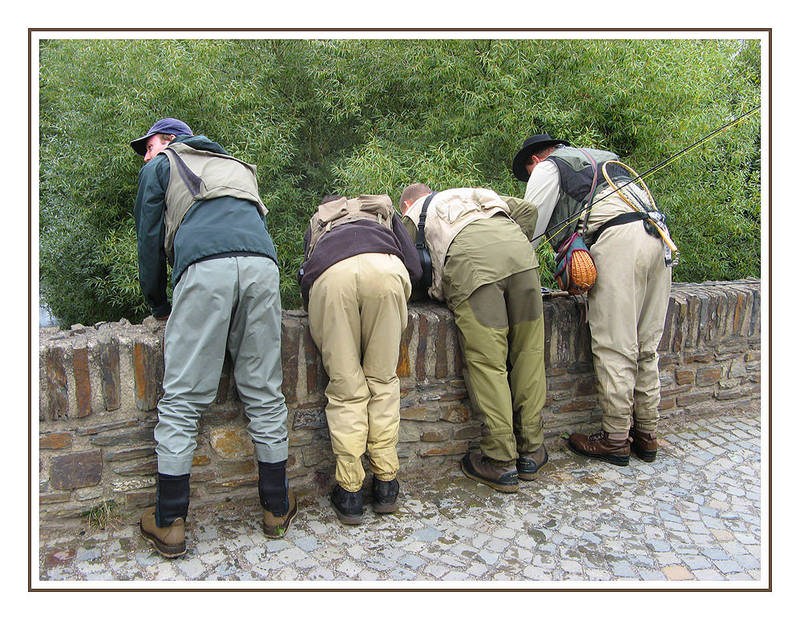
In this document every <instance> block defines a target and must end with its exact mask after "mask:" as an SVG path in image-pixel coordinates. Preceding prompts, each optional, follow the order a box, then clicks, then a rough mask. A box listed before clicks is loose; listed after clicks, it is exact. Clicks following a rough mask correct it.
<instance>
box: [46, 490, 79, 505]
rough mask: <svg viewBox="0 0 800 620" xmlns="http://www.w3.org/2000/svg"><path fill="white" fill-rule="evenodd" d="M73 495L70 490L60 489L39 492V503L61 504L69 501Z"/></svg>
mask: <svg viewBox="0 0 800 620" xmlns="http://www.w3.org/2000/svg"><path fill="white" fill-rule="evenodd" d="M71 497H72V493H70V492H69V491H59V492H57V493H39V504H60V503H61V502H68V501H69V499H70V498H71Z"/></svg>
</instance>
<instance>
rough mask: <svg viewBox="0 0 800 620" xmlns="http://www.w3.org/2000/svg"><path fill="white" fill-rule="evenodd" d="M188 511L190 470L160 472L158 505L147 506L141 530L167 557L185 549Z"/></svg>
mask: <svg viewBox="0 0 800 620" xmlns="http://www.w3.org/2000/svg"><path fill="white" fill-rule="evenodd" d="M188 512H189V474H184V475H182V476H171V475H169V474H162V473H159V474H158V482H157V485H156V505H155V506H150V507H149V508H147V509H145V511H144V514H142V519H141V521H139V531H140V532H141V535H142V537H143V538H144V539H145V540H147V541H148V542H149V543H150V544H151V545H153V547H154V548H155V550H156V551H158V552H159V553H160V554H161V555H162V556H164V557H165V558H177V557H179V556H181V555H183V554H184V553H186V515H187V513H188Z"/></svg>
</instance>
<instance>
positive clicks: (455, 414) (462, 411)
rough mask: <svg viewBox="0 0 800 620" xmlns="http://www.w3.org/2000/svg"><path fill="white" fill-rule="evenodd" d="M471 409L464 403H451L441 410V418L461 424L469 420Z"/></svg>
mask: <svg viewBox="0 0 800 620" xmlns="http://www.w3.org/2000/svg"><path fill="white" fill-rule="evenodd" d="M469 417H470V410H469V409H468V408H467V407H465V406H463V405H450V406H449V407H447V408H445V409H443V410H442V411H441V412H440V415H439V419H440V420H445V421H447V422H453V423H454V424H461V423H462V422H466V421H467V420H469Z"/></svg>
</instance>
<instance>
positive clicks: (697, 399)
mask: <svg viewBox="0 0 800 620" xmlns="http://www.w3.org/2000/svg"><path fill="white" fill-rule="evenodd" d="M713 399H714V390H702V391H698V392H692V393H691V394H681V395H680V396H678V397H677V398H676V399H675V400H676V402H677V403H678V406H679V407H684V406H686V405H692V404H695V403H702V402H705V401H709V400H713Z"/></svg>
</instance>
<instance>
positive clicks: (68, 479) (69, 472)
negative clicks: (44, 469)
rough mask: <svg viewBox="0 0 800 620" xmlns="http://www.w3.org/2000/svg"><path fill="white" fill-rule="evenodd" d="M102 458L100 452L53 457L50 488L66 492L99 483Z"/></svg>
mask: <svg viewBox="0 0 800 620" xmlns="http://www.w3.org/2000/svg"><path fill="white" fill-rule="evenodd" d="M102 473H103V457H102V453H101V451H100V450H89V451H86V452H74V453H72V454H65V455H63V456H54V457H53V458H52V459H51V460H50V486H51V487H53V488H54V489H59V490H66V489H77V488H80V487H90V486H93V485H95V484H97V483H98V482H100V477H101V475H102Z"/></svg>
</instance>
